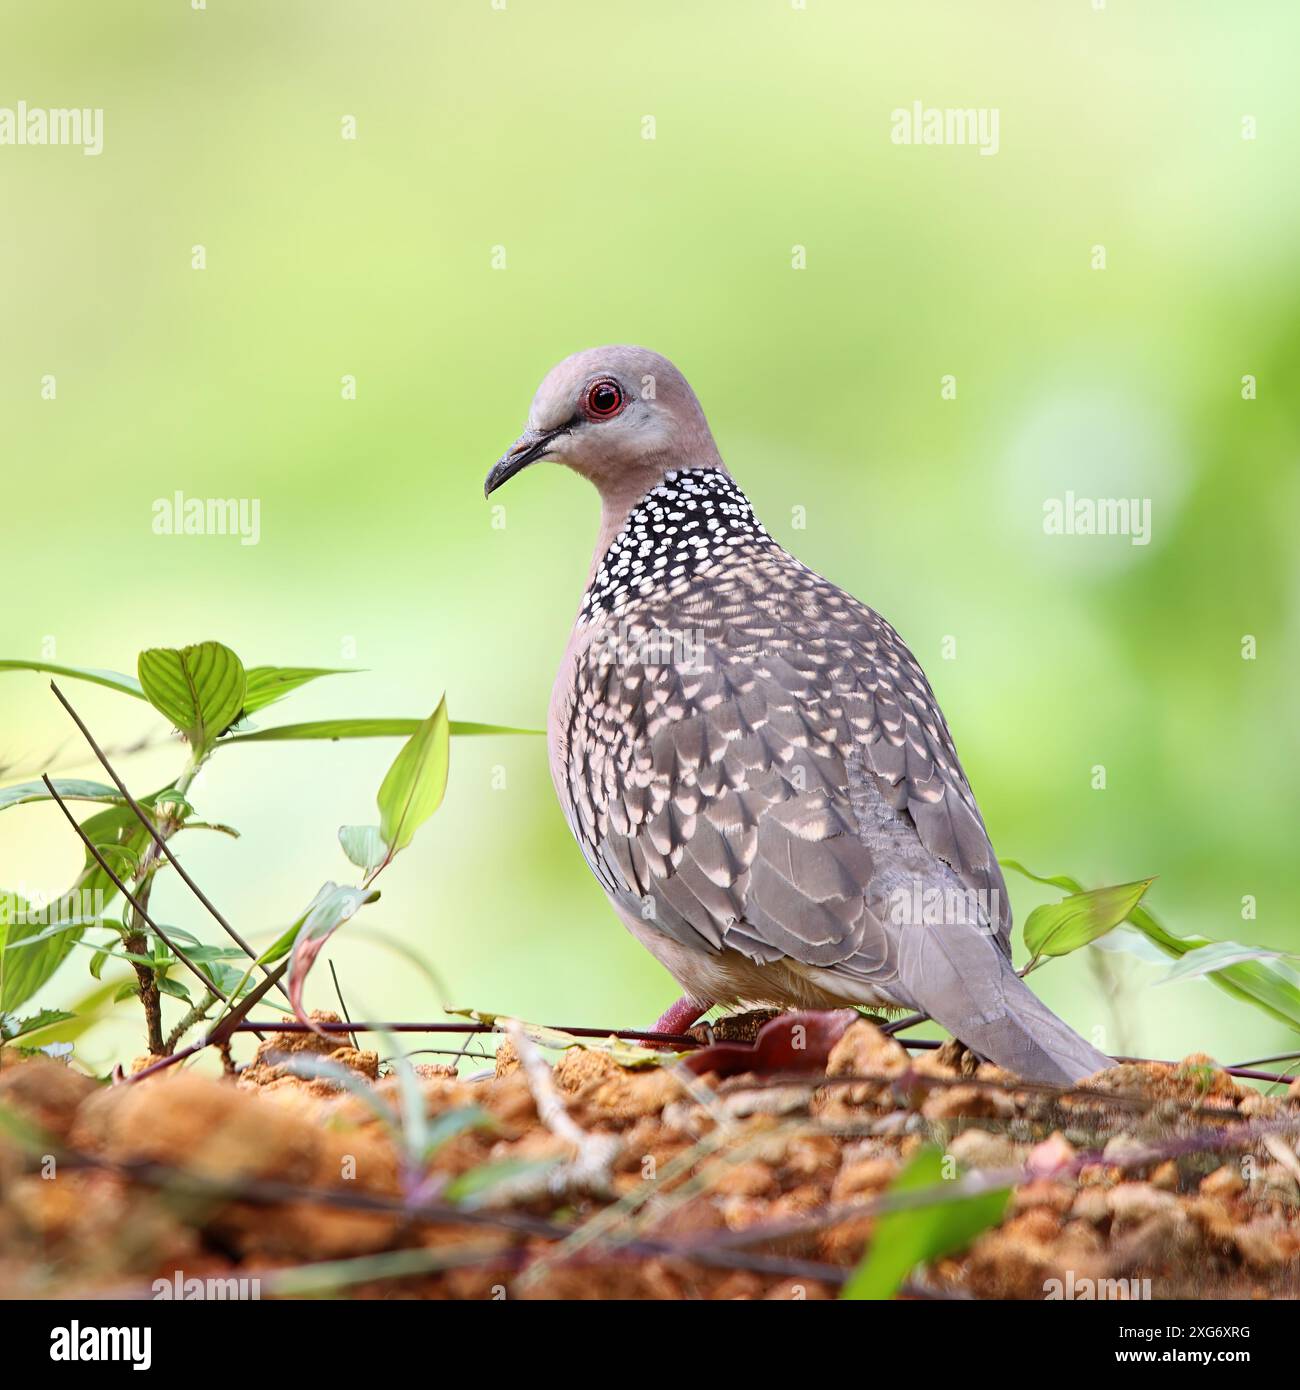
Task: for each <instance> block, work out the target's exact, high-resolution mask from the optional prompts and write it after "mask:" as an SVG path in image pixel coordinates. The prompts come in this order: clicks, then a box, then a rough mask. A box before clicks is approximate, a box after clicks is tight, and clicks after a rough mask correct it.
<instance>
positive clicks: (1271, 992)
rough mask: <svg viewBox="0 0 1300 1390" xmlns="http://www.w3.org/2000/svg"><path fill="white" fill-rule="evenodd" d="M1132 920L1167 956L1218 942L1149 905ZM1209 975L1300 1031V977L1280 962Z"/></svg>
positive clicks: (1075, 885)
mask: <svg viewBox="0 0 1300 1390" xmlns="http://www.w3.org/2000/svg"><path fill="white" fill-rule="evenodd" d="M1001 862H1002V864H1003V865H1005V866H1006V867H1007V868H1010V869H1015V870H1016V872H1017V873H1022V874H1024V875H1025V877H1026V878H1032V879H1034V880H1035V881H1037V882H1039V883H1051V884H1054V885H1057V886H1059V887H1065V888H1070V889H1072V890H1074V891H1076V892H1082V891H1083V888H1082V885H1081V884H1080V883H1079V881H1078V880H1077V879H1073V878H1069V877H1067V876H1066V875H1064V874H1062V875H1060V876H1058V877H1056V878H1041V877H1039V875H1038V874H1034V873H1031V872H1030V871H1029V870H1028V869H1026V868H1025V867H1024V866H1023V865H1022V864H1018V863H1017V862H1016V861H1015V860H1014V859H1004V860H1002V861H1001ZM1128 921H1129V923H1130V924H1131V925H1132V926H1133V927H1135V928H1136V929H1137V930H1138V931H1139V932H1141V933H1142V935H1143V936H1145V937H1146V938H1147V940H1148V941H1150V942H1151V943H1152V944H1153V945H1155V946H1157V947H1159V948H1160V950H1161V951H1163V952H1164V953H1165V955H1167V956H1173V957H1174V959H1175V960H1181V959H1182V957H1183V956H1185V955H1188V954H1189V953H1190V952H1192V951H1197V950H1201V949H1202V948H1204V947H1206V946H1212V945H1214V944H1215V943H1214V942H1213V941H1211V940H1210V939H1209V938H1208V937H1205V936H1179V935H1178V934H1177V933H1176V932H1171V931H1169V930H1168V928H1166V927H1164V926H1162V925H1161V924H1160V922H1159V921H1158V920H1157V919H1156V917H1155V915H1154V914H1153V913H1152V912H1151V910H1150V909H1149V908H1146V907H1143V906H1141V905H1139V906H1137V907H1135V908H1134V909H1133V911H1132V912H1131V913H1130V914H1129V916H1128ZM1206 978H1207V979H1209V980H1212V981H1213V982H1214V984H1216V985H1217V986H1218V987H1219V988H1220V989H1221V990H1223V991H1224V993H1225V994H1230V995H1232V997H1233V998H1234V999H1239V1000H1242V1001H1243V1002H1245V1003H1247V1004H1250V1005H1252V1006H1253V1007H1255V1008H1257V1009H1260V1010H1262V1011H1263V1012H1264V1013H1266V1014H1269V1015H1270V1016H1271V1017H1272V1018H1275V1019H1277V1020H1278V1022H1280V1023H1285V1024H1286V1025H1287V1026H1288V1027H1290V1028H1295V1029H1297V1030H1300V977H1298V976H1297V975H1296V972H1295V971H1293V970H1291V969H1289V968H1288V967H1287V966H1286V965H1285V964H1284V963H1283V962H1281V961H1263V960H1243V961H1238V962H1236V963H1235V964H1233V965H1225V966H1221V967H1220V968H1219V969H1216V970H1211V971H1209V973H1208V974H1207V975H1206Z"/></svg>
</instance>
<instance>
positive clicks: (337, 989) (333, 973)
mask: <svg viewBox="0 0 1300 1390" xmlns="http://www.w3.org/2000/svg"><path fill="white" fill-rule="evenodd" d="M329 967H330V979H331V980H333V981H334V993H335V994H336V995H338V1001H339V1010H340V1012H341V1013H342V1014H343V1017H344V1019H345V1020H346V1021H347V1022H348V1023H351V1022H352V1016H351V1014H349V1013H348V1006H347V1004H345V1003H344V1002H343V987H342V985H340V984H339V974H338V971H337V970H335V969H334V958H333V956H331V957H330V961H329ZM349 1036H350V1037H351V1038H352V1046H353V1047H354V1048H356V1050H357V1051H358V1052H359V1051H360V1050H361V1045H360V1043H358V1042H357V1035H356V1034H355V1033H352V1034H350V1035H349Z"/></svg>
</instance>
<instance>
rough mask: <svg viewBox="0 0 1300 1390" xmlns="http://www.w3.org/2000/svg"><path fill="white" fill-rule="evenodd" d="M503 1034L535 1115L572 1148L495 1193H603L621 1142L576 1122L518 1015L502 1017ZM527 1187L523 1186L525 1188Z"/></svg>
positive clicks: (519, 1197)
mask: <svg viewBox="0 0 1300 1390" xmlns="http://www.w3.org/2000/svg"><path fill="white" fill-rule="evenodd" d="M503 1021H504V1022H505V1025H506V1035H507V1036H508V1037H509V1039H510V1041H511V1042H512V1043H513V1044H514V1046H515V1051H516V1052H517V1053H518V1054H519V1061H520V1064H521V1066H522V1067H523V1073H524V1079H525V1080H526V1081H527V1082H528V1089H529V1091H530V1092H531V1093H532V1097H533V1103H534V1104H535V1105H536V1107H537V1117H538V1119H539V1120H541V1122H542V1124H544V1125H545V1126H546V1128H547V1129H549V1130H550V1131H551V1133H552V1134H553V1135H555V1137H556V1138H557V1139H559V1140H561V1141H563V1142H564V1143H565V1144H569V1145H571V1146H572V1148H573V1150H574V1155H575V1157H574V1159H573V1162H572V1163H566V1164H564V1165H563V1166H562V1167H560V1168H555V1169H552V1170H550V1171H549V1172H545V1173H541V1174H539V1175H538V1176H537V1177H536V1179H535V1180H534V1179H531V1178H529V1177H527V1176H523V1177H521V1179H519V1180H517V1181H516V1182H506V1183H502V1184H500V1186H499V1187H498V1189H497V1190H498V1193H502V1194H503V1195H504V1196H505V1197H506V1199H507V1200H510V1201H530V1200H532V1199H533V1198H534V1197H536V1196H539V1195H541V1193H543V1192H550V1193H551V1194H552V1195H560V1194H564V1193H570V1192H590V1193H595V1194H597V1195H601V1196H604V1195H608V1193H609V1191H610V1188H611V1186H612V1184H613V1173H612V1171H611V1170H612V1167H613V1163H614V1160H615V1159H616V1158H617V1157H618V1155H619V1154H620V1153H621V1152H622V1149H623V1141H622V1140H621V1139H620V1138H618V1137H617V1136H616V1135H613V1134H588V1133H587V1131H586V1130H584V1129H583V1128H582V1126H581V1125H579V1124H577V1123H576V1122H575V1121H574V1119H573V1117H572V1116H571V1115H570V1114H569V1112H568V1109H567V1108H566V1107H565V1104H564V1101H563V1100H561V1099H560V1094H559V1092H558V1091H557V1090H556V1089H555V1078H554V1076H553V1075H552V1073H551V1069H550V1067H549V1066H548V1065H547V1064H546V1062H545V1060H544V1059H543V1057H542V1054H541V1053H540V1052H539V1051H538V1050H537V1046H536V1044H535V1043H534V1042H533V1041H532V1039H531V1038H530V1037H529V1036H528V1034H527V1033H525V1032H524V1029H523V1026H522V1025H521V1024H520V1022H519V1020H518V1019H514V1018H511V1019H505V1020H503ZM526 1189H527V1190H526Z"/></svg>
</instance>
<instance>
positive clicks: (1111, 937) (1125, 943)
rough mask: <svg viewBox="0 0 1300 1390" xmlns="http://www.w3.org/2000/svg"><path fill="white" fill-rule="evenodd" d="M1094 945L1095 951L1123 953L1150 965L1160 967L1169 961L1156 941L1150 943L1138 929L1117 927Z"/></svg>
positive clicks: (1098, 939)
mask: <svg viewBox="0 0 1300 1390" xmlns="http://www.w3.org/2000/svg"><path fill="white" fill-rule="evenodd" d="M1092 945H1093V948H1094V949H1095V950H1098V951H1112V952H1121V953H1123V954H1124V955H1128V956H1134V957H1136V958H1137V959H1138V960H1144V961H1146V962H1148V964H1157V965H1160V964H1163V963H1164V962H1165V961H1166V960H1168V959H1169V957H1168V956H1167V955H1166V954H1165V952H1164V951H1162V950H1161V949H1160V947H1159V946H1157V945H1156V944H1155V942H1154V941H1148V940H1147V938H1146V937H1145V936H1143V935H1142V933H1141V932H1140V931H1138V929H1137V928H1136V927H1129V926H1119V927H1116V928H1115V930H1114V931H1112V932H1107V933H1106V935H1105V936H1099V937H1098V938H1097V939H1096V941H1094V942H1093V943H1092Z"/></svg>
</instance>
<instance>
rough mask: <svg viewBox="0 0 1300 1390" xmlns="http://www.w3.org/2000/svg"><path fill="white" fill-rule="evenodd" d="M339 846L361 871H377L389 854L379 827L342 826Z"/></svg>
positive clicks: (340, 827)
mask: <svg viewBox="0 0 1300 1390" xmlns="http://www.w3.org/2000/svg"><path fill="white" fill-rule="evenodd" d="M339 844H341V845H342V846H343V853H344V854H346V855H347V857H348V858H349V859H350V860H351V861H352V862H353V863H354V864H355V865H356V866H357V868H359V869H365V870H367V872H368V871H369V870H371V869H377V868H378V867H379V866H380V865H381V864H382V863H383V862H384V855H385V854H386V853H387V852H388V847H387V845H385V844H384V837H383V836H382V835H381V834H380V833H379V827H378V826H377V825H340V826H339Z"/></svg>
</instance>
